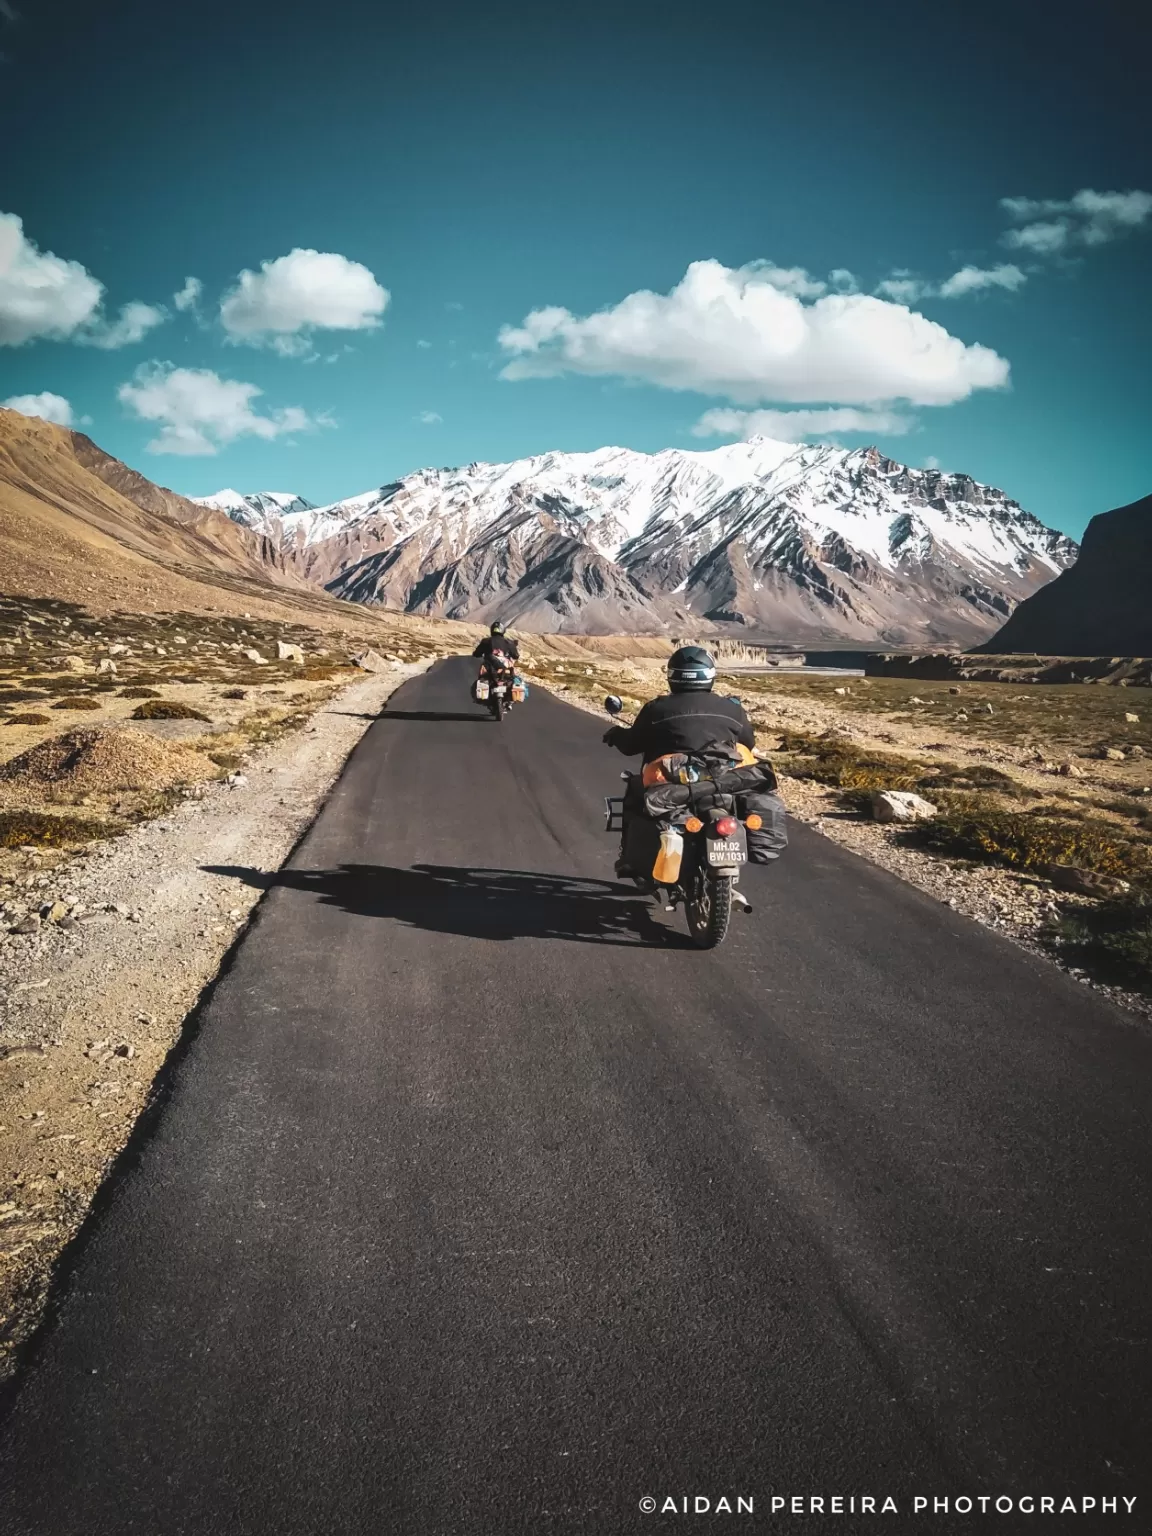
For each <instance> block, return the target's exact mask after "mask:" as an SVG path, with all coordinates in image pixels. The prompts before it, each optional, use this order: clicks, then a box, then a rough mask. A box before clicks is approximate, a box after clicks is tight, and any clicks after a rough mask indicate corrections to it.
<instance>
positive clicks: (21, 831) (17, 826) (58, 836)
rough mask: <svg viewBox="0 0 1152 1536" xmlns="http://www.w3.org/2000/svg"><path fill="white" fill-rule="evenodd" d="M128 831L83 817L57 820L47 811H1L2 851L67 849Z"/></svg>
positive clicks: (116, 825)
mask: <svg viewBox="0 0 1152 1536" xmlns="http://www.w3.org/2000/svg"><path fill="white" fill-rule="evenodd" d="M123 830H124V828H123V826H122V825H120V824H118V823H116V822H109V821H93V820H90V819H88V818H86V817H81V816H56V815H49V814H47V813H45V812H43V811H0V848H24V847H33V848H67V847H70V846H72V845H73V844H76V843H91V842H95V841H96V840H97V839H98V838H104V837H115V836H117V834H119V833H120V832H122V831H123Z"/></svg>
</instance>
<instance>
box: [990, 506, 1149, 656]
mask: <svg viewBox="0 0 1152 1536" xmlns="http://www.w3.org/2000/svg"><path fill="white" fill-rule="evenodd" d="M978 649H980V650H988V651H997V652H1005V651H1043V652H1047V653H1048V654H1049V655H1053V656H1104V655H1112V656H1116V657H1121V656H1148V655H1152V496H1145V497H1144V498H1143V499H1142V500H1141V501H1134V502H1133V503H1132V504H1131V505H1130V506H1127V507H1121V508H1119V509H1118V510H1117V511H1115V512H1104V513H1101V514H1100V515H1099V516H1097V517H1094V518H1093V519H1092V521H1091V522H1090V523H1089V524H1088V527H1087V529H1086V531H1085V534H1084V541H1083V543H1082V545H1081V547H1080V557H1079V559H1078V560H1077V561H1076V564H1075V565H1074V566H1073V567H1072V568H1071V569H1070V570H1068V571H1065V572H1064V574H1063V575H1062V576H1060V577H1059V578H1058V579H1057V580H1056V581H1054V582H1052V583H1051V585H1050V586H1048V587H1045V588H1044V590H1042V591H1040V592H1037V593H1036V594H1035V595H1034V596H1033V597H1030V598H1029V599H1028V601H1027V602H1025V603H1022V604H1021V605H1020V607H1019V608H1017V609H1016V611H1015V612H1014V613H1013V614H1012V616H1011V617H1010V618H1009V620H1008V622H1007V624H1005V625H1004V627H1003V628H1002V629H1000V630H999V631H998V632H997V633H996V634H995V635H993V636H992V637H991V639H990V640H988V642H987V644H986V645H983V646H980V647H978Z"/></svg>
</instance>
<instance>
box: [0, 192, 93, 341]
mask: <svg viewBox="0 0 1152 1536" xmlns="http://www.w3.org/2000/svg"><path fill="white" fill-rule="evenodd" d="M103 293H104V289H103V287H102V286H101V284H100V283H98V282H97V281H96V279H95V278H94V277H93V276H92V274H91V273H90V272H88V271H87V270H86V269H85V268H84V267H82V266H81V265H80V263H79V262H78V261H65V260H63V259H62V258H61V257H59V256H53V255H52V253H51V252H50V251H40V250H38V249H37V248H36V246H35V245H33V243H32V241H31V240H29V239H28V238H27V236H26V235H25V233H24V225H23V222H22V221H21V220H20V219H19V218H18V217H17V216H16V215H15V214H14V213H0V346H8V347H18V346H20V345H21V344H22V343H23V342H26V341H33V340H35V339H37V338H39V337H46V338H48V339H51V340H57V341H61V340H64V339H66V338H67V337H69V336H71V335H72V334H73V333H74V332H75V331H76V330H78V329H79V327H80V326H82V325H84V324H86V323H87V322H88V321H89V320H90V319H91V318H92V317H93V316H94V315H95V314H96V313H97V311H98V309H99V307H100V300H101V298H102V297H103Z"/></svg>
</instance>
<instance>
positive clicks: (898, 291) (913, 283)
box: [876, 272, 933, 304]
mask: <svg viewBox="0 0 1152 1536" xmlns="http://www.w3.org/2000/svg"><path fill="white" fill-rule="evenodd" d="M876 292H877V293H878V294H879V295H880V297H881V298H884V299H894V300H895V301H896V303H897V304H915V303H917V302H918V301H919V300H920V299H929V298H931V297H932V293H933V289H932V284H931V283H925V282H923V281H922V280H921V279H920V278H918V277H911V276H910V275H909V274H908V273H907V272H897V273H893V275H892V276H891V277H886V278H885V279H884V281H883V282H882V283H878V284H877V285H876Z"/></svg>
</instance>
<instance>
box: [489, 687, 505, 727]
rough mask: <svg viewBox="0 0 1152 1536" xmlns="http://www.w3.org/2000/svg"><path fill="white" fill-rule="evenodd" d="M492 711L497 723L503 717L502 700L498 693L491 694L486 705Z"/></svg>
mask: <svg viewBox="0 0 1152 1536" xmlns="http://www.w3.org/2000/svg"><path fill="white" fill-rule="evenodd" d="M488 707H489V708H490V709H491V711H492V718H493V720H495V721H496V722H497V723H499V722H500V721H501V720H503V718H504V700H503V699H502V698H501V697H500V695H499V694H498V693H494V694H493V695H492V702H491V704H490V705H489V706H488Z"/></svg>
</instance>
